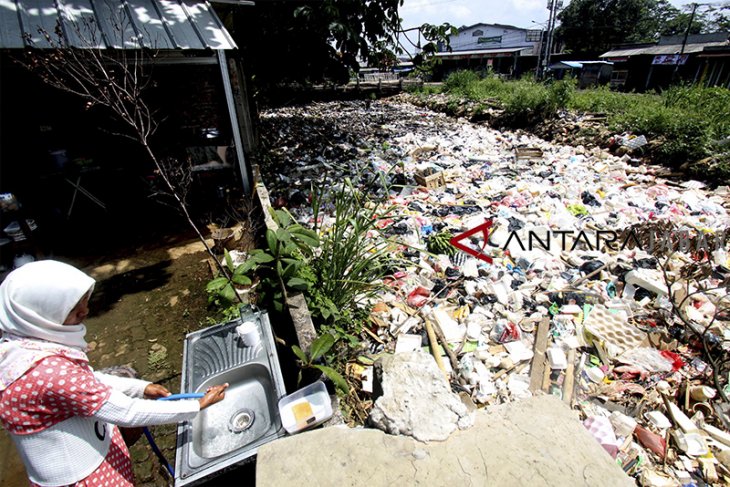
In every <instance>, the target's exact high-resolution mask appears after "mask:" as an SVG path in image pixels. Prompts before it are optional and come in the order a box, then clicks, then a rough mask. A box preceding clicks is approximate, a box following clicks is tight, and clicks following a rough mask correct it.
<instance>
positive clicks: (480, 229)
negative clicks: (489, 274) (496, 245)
mask: <svg viewBox="0 0 730 487" xmlns="http://www.w3.org/2000/svg"><path fill="white" fill-rule="evenodd" d="M490 228H492V220H487V221H485V222H484V223H482V224H481V225H478V226H476V227H474V228H472V229H471V230H467V231H466V232H464V233H460V234H458V235H456V236H454V237H451V240H449V242H450V243H451V245H453V246H454V247H456V248H457V249H459V250H461V251H464V252H466V253H467V254H469V255H471V256H473V257H476V258H477V259H479V260H483V261H484V262H486V263H488V264H491V263H492V258H491V257H489V256H488V255H487V254H485V253H484V248H486V246H487V243H489V229H490ZM477 233H483V234H484V247H482V248H481V249H480V250H474V249H473V248H471V247H467V246H466V245H464V244H463V243H461V241H462V240H465V239H467V238H469V237H471V236H472V235H475V234H477Z"/></svg>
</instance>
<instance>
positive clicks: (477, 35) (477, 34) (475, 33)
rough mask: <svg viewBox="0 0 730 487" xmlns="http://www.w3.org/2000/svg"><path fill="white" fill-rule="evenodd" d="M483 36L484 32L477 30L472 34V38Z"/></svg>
mask: <svg viewBox="0 0 730 487" xmlns="http://www.w3.org/2000/svg"><path fill="white" fill-rule="evenodd" d="M483 35H484V31H483V30H481V29H477V30H475V31H474V32H472V33H471V36H472V37H479V36H483Z"/></svg>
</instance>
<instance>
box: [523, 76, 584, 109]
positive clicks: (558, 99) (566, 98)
mask: <svg viewBox="0 0 730 487" xmlns="http://www.w3.org/2000/svg"><path fill="white" fill-rule="evenodd" d="M533 83H534V82H533ZM575 88H576V82H575V80H574V79H573V78H567V79H564V80H560V81H556V82H555V83H553V84H551V85H550V89H549V91H550V103H551V105H552V106H553V107H554V108H556V109H558V110H565V109H566V108H568V106H569V105H570V102H571V101H572V100H573V96H574V95H575Z"/></svg>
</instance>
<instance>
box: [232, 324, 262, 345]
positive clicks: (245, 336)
mask: <svg viewBox="0 0 730 487" xmlns="http://www.w3.org/2000/svg"><path fill="white" fill-rule="evenodd" d="M236 333H238V336H239V337H241V341H242V342H243V344H244V345H245V346H247V347H255V346H256V345H258V344H259V343H261V335H259V329H258V326H257V325H256V322H254V321H244V322H243V323H241V324H240V325H238V326H237V327H236Z"/></svg>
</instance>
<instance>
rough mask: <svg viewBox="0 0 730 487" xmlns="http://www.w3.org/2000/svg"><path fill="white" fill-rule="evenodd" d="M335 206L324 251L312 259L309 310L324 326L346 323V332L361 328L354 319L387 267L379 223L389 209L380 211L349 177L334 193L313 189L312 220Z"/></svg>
mask: <svg viewBox="0 0 730 487" xmlns="http://www.w3.org/2000/svg"><path fill="white" fill-rule="evenodd" d="M325 206H328V207H330V208H332V210H333V214H332V223H331V225H330V226H328V227H327V228H321V227H320V225H319V223H317V225H316V226H315V231H321V233H322V240H321V246H320V253H319V255H318V256H317V258H316V259H314V260H313V261H312V270H313V271H314V275H315V281H314V283H313V286H312V289H311V291H310V293H309V297H310V299H309V303H308V304H309V305H310V310H311V311H312V314H313V316H314V318H315V319H316V320H317V321H319V323H320V324H329V325H333V324H338V325H343V326H344V330H345V331H346V333H350V334H352V333H353V332H356V331H357V330H355V329H352V328H354V327H356V326H357V324H356V321H355V320H354V318H355V314H356V311H357V309H358V304H359V303H361V302H363V301H364V300H366V299H367V298H368V297H370V296H372V295H373V294H375V293H376V292H377V291H378V290H379V289H380V287H379V286H378V285H377V284H376V283H377V282H378V281H379V280H380V279H382V278H383V277H384V276H385V274H386V272H387V268H388V262H389V260H390V257H389V255H390V248H389V246H388V243H387V242H386V241H385V240H382V239H377V236H378V235H380V232H379V229H378V226H377V224H378V222H379V220H380V219H381V216H380V215H381V214H387V213H388V209H387V208H381V207H380V206H379V205H377V204H375V203H374V202H372V201H369V199H368V198H367V197H366V196H365V195H364V194H363V193H361V192H359V191H358V190H357V189H355V187H354V186H353V184H352V182H351V181H350V180H349V179H346V180H345V181H344V182H343V183H342V184H341V185H339V187H338V188H336V189H335V190H334V192H333V193H331V194H325V191H324V189H323V188H321V187H320V188H314V189H313V191H312V208H313V210H314V221H315V222H319V215H320V212H321V209H322V208H323V207H325Z"/></svg>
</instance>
